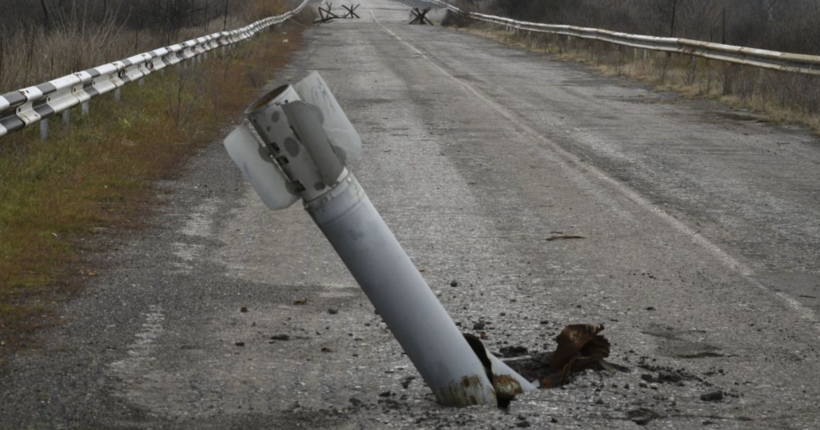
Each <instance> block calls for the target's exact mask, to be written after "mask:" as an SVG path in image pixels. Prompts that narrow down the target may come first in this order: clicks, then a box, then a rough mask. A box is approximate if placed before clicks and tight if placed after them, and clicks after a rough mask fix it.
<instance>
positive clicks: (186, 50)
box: [0, 0, 309, 137]
mask: <svg viewBox="0 0 820 430" xmlns="http://www.w3.org/2000/svg"><path fill="white" fill-rule="evenodd" d="M308 2H309V0H303V1H302V3H301V4H300V5H299V6H298V7H296V8H295V9H293V10H291V11H289V12H287V13H285V14H282V15H278V16H271V17H268V18H264V19H261V20H259V21H256V22H254V23H251V24H249V25H246V26H245V27H242V28H238V29H236V30H233V31H223V32H218V33H213V34H209V35H207V36H202V37H198V38H195V39H191V40H188V41H185V42H182V43H178V44H176V45H171V46H167V47H164V48H159V49H155V50H153V51H149V52H144V53H142V54H137V55H133V56H131V57H128V58H126V59H123V60H119V61H114V62H111V63H108V64H103V65H101V66H97V67H94V68H91V69H88V70H85V71H82V72H77V73H72V74H70V75H66V76H63V77H60V78H57V79H54V80H51V81H48V82H45V83H42V84H39V85H34V86H31V87H28V88H23V89H21V90H17V91H12V92H10V93H7V94H3V95H0V137H2V136H5V135H6V134H9V133H11V132H15V131H18V130H21V129H23V128H25V127H28V126H31V125H32V124H35V123H38V122H40V123H41V136H43V137H45V136H46V135H47V134H48V131H47V130H48V128H47V119H48V118H49V117H51V116H54V115H55V114H57V113H60V112H64V114H67V113H68V110H69V109H71V108H73V107H75V106H77V105H83V113H87V112H88V101H89V100H91V99H93V98H95V97H98V96H100V95H102V94H106V93H109V92H111V91H116V90H118V89H119V88H121V87H123V86H124V85H126V84H128V83H131V82H136V81H140V80H141V79H142V78H144V77H145V76H147V75H150V74H151V73H155V72H157V71H160V70H162V69H164V68H166V67H169V66H173V65H176V64H179V63H181V62H183V61H186V60H189V59H191V58H195V57H198V56H200V55H205V54H206V53H208V52H210V51H213V50H214V49H217V48H220V47H226V46H230V45H234V44H237V43H240V42H243V41H245V40H247V39H249V38H251V37H253V36H254V35H255V34H257V33H259V32H260V31H262V30H264V29H266V28H268V27H271V26H274V25H278V24H281V23H283V22H285V21H287V20H289V19H291V18H292V17H293V16H295V15H296V14H298V13H299V12H301V11H302V9H304V8H305V6H307V4H308ZM64 118H67V117H64Z"/></svg>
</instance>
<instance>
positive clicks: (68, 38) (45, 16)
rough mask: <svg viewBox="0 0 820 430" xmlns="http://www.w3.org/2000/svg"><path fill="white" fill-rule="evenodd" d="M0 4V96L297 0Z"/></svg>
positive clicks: (280, 9) (237, 23)
mask: <svg viewBox="0 0 820 430" xmlns="http://www.w3.org/2000/svg"><path fill="white" fill-rule="evenodd" d="M0 2H1V3H2V6H0V11H2V18H0V94H3V93H5V92H8V91H12V90H15V89H18V88H22V87H24V86H27V85H34V84H38V83H40V82H43V81H45V80H49V79H54V78H56V77H59V76H62V75H65V74H67V73H71V72H76V71H79V70H84V69H86V68H88V67H93V66H97V65H100V64H104V63H106V62H110V61H114V60H119V59H122V58H125V57H126V56H130V55H134V54H138V53H140V52H145V51H148V50H151V49H156V48H160V47H162V46H167V45H170V44H173V43H178V42H183V41H185V40H187V39H189V38H193V37H198V36H203V35H205V34H208V33H214V32H217V31H222V30H223V29H228V30H233V29H236V28H238V27H241V26H244V25H246V24H248V23H250V22H253V21H255V20H257V19H261V18H264V17H267V16H271V15H276V14H279V13H284V12H285V11H287V10H289V8H293V7H294V6H295V5H297V4H298V3H297V0H0ZM226 11H227V12H226Z"/></svg>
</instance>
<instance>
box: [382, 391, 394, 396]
mask: <svg viewBox="0 0 820 430" xmlns="http://www.w3.org/2000/svg"><path fill="white" fill-rule="evenodd" d="M392 395H393V393H392V392H391V391H385V392H383V393H379V397H390V396H392Z"/></svg>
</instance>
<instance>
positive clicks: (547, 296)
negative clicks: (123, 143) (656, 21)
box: [0, 0, 820, 429]
mask: <svg viewBox="0 0 820 430" xmlns="http://www.w3.org/2000/svg"><path fill="white" fill-rule="evenodd" d="M360 1H361V3H362V6H361V8H360V9H359V10H358V12H359V14H360V15H361V16H362V19H361V20H339V21H336V22H333V23H331V24H328V25H323V26H320V27H316V28H313V29H310V30H307V31H306V32H305V46H304V49H303V51H302V52H301V53H300V54H299V55H298V59H297V60H296V61H295V62H294V63H293V64H292V65H291V66H290V69H289V70H286V71H285V72H283V73H281V74H279V75H278V78H277V81H276V82H274V83H272V84H278V83H281V82H284V78H285V77H288V78H290V79H292V80H294V81H295V80H297V79H300V78H301V77H303V76H306V75H307V73H308V72H309V71H312V70H317V71H319V72H320V73H321V74H322V76H323V77H324V78H325V80H326V81H327V82H328V84H329V85H330V86H331V87H332V89H333V91H334V93H335V94H336V96H337V98H338V100H339V102H340V104H341V105H342V107H343V108H344V109H345V111H346V112H347V113H348V116H349V117H350V119H351V121H352V122H353V123H354V125H355V126H356V127H357V129H358V131H359V133H360V134H361V136H362V138H363V141H364V148H363V157H362V160H361V161H359V162H357V163H356V164H355V165H353V166H351V168H352V170H353V171H354V172H355V173H356V175H357V177H358V178H359V180H360V181H361V183H362V185H363V186H364V188H365V190H366V191H367V192H368V194H369V196H370V198H371V199H372V201H373V203H374V204H375V206H376V207H377V208H378V209H379V211H380V212H381V214H382V215H383V217H384V218H385V220H386V221H387V223H388V225H389V226H391V228H392V229H393V230H394V232H395V234H396V236H397V238H398V239H399V241H400V242H401V243H402V244H403V245H404V246H405V248H406V250H407V252H408V254H409V255H410V256H411V258H412V259H413V261H414V262H415V263H416V265H417V266H418V267H419V269H420V270H421V271H422V274H423V275H424V277H425V278H426V280H427V281H428V283H429V285H430V287H431V288H432V289H433V290H434V291H436V293H437V295H438V296H439V298H440V300H441V301H442V303H443V304H444V306H445V307H446V308H447V310H448V311H449V312H450V314H451V315H452V316H453V319H454V320H455V321H456V322H457V323H458V324H460V325H461V327H462V328H463V329H464V330H465V331H467V332H475V330H473V327H474V325H475V324H476V323H478V322H483V323H484V326H485V328H484V331H486V333H487V337H488V339H487V340H486V344H487V345H488V347H489V349H490V350H492V351H499V350H500V349H501V348H503V347H506V346H524V347H526V348H528V349H529V350H530V351H543V350H549V349H551V348H552V347H553V345H552V344H553V342H552V338H554V337H555V336H556V335H557V334H558V333H559V332H560V330H561V328H563V326H564V325H567V324H572V323H604V324H605V325H606V327H607V328H606V330H605V331H604V334H605V335H606V336H607V337H608V338H609V339H610V341H611V342H612V355H611V357H610V359H611V361H612V362H613V363H615V364H617V365H620V366H623V367H624V368H625V369H626V370H625V371H618V372H614V373H606V372H592V371H587V372H586V373H583V374H581V375H578V376H577V377H576V378H575V379H574V380H573V382H572V383H571V384H570V385H568V386H566V387H564V388H563V389H556V390H550V391H540V392H535V393H530V394H528V395H525V396H520V397H519V399H517V400H516V401H514V402H513V403H512V405H511V407H510V409H509V410H508V411H501V410H498V409H496V408H493V407H471V408H465V409H458V410H456V409H446V408H442V407H439V406H438V405H436V404H435V402H434V401H433V398H432V395H431V394H430V393H429V390H427V389H426V388H425V387H424V384H423V381H422V380H421V379H420V377H418V375H417V373H416V372H415V370H414V368H413V367H412V364H411V363H410V362H409V360H408V359H407V358H406V357H405V356H404V355H403V354H402V351H401V349H400V348H399V346H398V344H397V343H396V342H395V341H394V340H393V339H392V337H391V335H390V333H389V331H388V330H387V328H386V327H385V325H384V324H383V323H382V322H381V318H380V317H379V316H378V315H376V314H375V313H374V311H373V308H372V306H371V305H370V304H369V302H368V301H367V299H366V298H365V297H364V295H363V293H361V291H360V290H359V289H358V287H357V285H356V284H355V282H354V280H353V279H352V278H351V276H350V275H349V274H348V273H347V271H346V269H345V268H344V267H343V266H342V265H341V263H340V261H339V259H338V257H337V256H336V255H335V254H334V252H333V250H332V249H331V248H330V246H329V245H328V244H327V242H326V241H325V239H324V238H323V237H322V235H321V233H320V232H319V230H318V228H316V227H315V226H314V225H313V224H312V223H311V221H310V219H309V217H308V215H307V214H306V213H305V212H304V211H303V210H302V209H301V208H300V207H298V206H297V207H293V208H291V209H289V210H286V211H282V212H270V211H268V210H266V209H265V208H264V207H263V205H262V203H261V202H260V201H259V200H258V199H257V198H256V196H255V195H254V193H253V190H252V189H251V188H250V186H249V185H248V184H247V183H246V182H245V181H244V180H243V178H242V177H241V174H240V172H239V170H238V169H237V168H235V167H234V166H233V165H232V163H231V161H230V160H229V158H228V156H227V154H226V153H225V152H224V150H223V149H222V148H221V145H220V142H214V143H213V145H211V146H210V147H209V148H207V149H205V150H204V151H202V152H201V153H200V154H199V155H198V156H196V157H194V158H192V159H191V160H190V161H189V162H188V163H187V165H186V167H185V171H184V173H183V174H182V175H180V177H179V178H178V179H175V180H172V181H167V182H164V183H160V184H158V185H157V189H158V195H159V196H160V199H161V200H162V202H163V203H162V206H161V209H160V211H159V213H157V214H156V215H155V216H153V217H152V218H151V219H149V220H148V221H147V222H148V223H149V224H150V225H151V227H149V228H148V229H146V231H144V232H140V233H139V234H136V235H134V236H132V237H126V238H115V239H114V240H115V242H116V243H115V244H116V248H118V249H117V250H113V251H111V252H109V253H105V254H104V255H101V256H99V257H98V260H99V261H97V263H98V264H100V265H102V266H103V267H104V269H101V270H100V271H99V276H98V277H97V278H95V279H94V280H93V281H92V283H91V285H90V286H89V287H88V288H87V289H86V290H85V292H84V293H83V294H82V295H81V297H79V298H77V299H76V300H73V301H71V302H68V303H65V304H64V305H63V309H62V312H61V314H62V321H63V323H62V324H61V325H60V326H58V327H55V328H52V329H48V330H44V331H43V332H41V333H40V335H39V338H38V345H39V348H38V349H35V350H29V351H28V352H26V353H21V354H18V355H17V356H15V357H13V358H12V359H11V360H10V362H9V364H8V369H6V372H5V374H4V376H3V377H2V379H0V396H2V402H0V428H3V429H6V428H8V429H18V428H25V429H58V428H82V429H87V428H114V429H140V428H191V429H211V428H213V429H217V428H219V429H221V428H243V429H245V428H266V429H268V428H270V429H291V428H328V429H331V428H332V429H337V428H338V429H359V428H366V429H369V428H405V429H426V428H431V429H432V428H459V427H469V428H488V429H489V428H496V429H501V428H517V427H528V426H529V427H532V428H567V429H570V428H583V429H620V428H623V429H629V428H637V427H639V426H641V425H643V426H646V427H647V428H687V429H688V428H696V427H703V426H707V427H708V428H725V429H733V428H737V429H771V428H783V429H813V428H818V427H820V411H818V408H817V398H820V384H819V383H818V378H817V375H818V374H820V371H819V370H820V369H819V367H820V365H818V352H820V351H818V345H819V344H820V336H819V335H820V326H818V320H817V311H818V308H819V307H820V301H819V300H818V297H820V222H819V221H818V219H819V218H818V215H817V214H820V193H818V191H817V189H818V184H820V169H819V168H818V166H820V142H818V139H817V138H816V137H814V136H812V135H810V134H809V133H807V132H805V131H803V130H800V129H798V128H792V127H784V126H776V125H772V124H767V123H765V122H761V121H757V120H756V118H755V116H754V115H752V114H750V113H748V112H739V111H733V110H730V109H728V108H726V107H722V106H719V105H716V104H713V103H711V102H705V101H689V100H684V99H681V98H679V97H677V96H674V95H670V94H663V93H655V92H652V91H650V90H649V89H648V88H646V87H643V86H641V85H638V84H634V83H630V82H629V81H626V80H620V79H617V78H608V77H601V76H599V75H596V74H594V73H591V72H589V71H587V70H586V69H584V68H583V67H582V66H579V65H576V64H572V63H565V62H559V61H556V60H554V59H551V58H549V57H544V56H540V55H536V54H533V53H530V52H526V51H523V50H520V49H516V48H510V47H506V46H503V45H501V44H498V43H496V42H493V41H489V40H485V39H481V38H477V37H475V36H471V35H467V34H462V33H457V32H452V31H449V30H447V29H442V28H440V27H430V26H413V27H411V26H408V25H407V22H408V21H409V20H408V19H407V18H408V14H409V10H408V7H407V5H403V4H401V3H397V2H393V1H389V0H360ZM249 102H250V100H249ZM560 235H577V236H583V237H584V238H583V239H573V240H547V239H548V238H551V237H554V236H560ZM453 280H455V281H457V284H458V286H456V287H452V286H451V281H453Z"/></svg>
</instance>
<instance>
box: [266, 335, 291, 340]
mask: <svg viewBox="0 0 820 430" xmlns="http://www.w3.org/2000/svg"><path fill="white" fill-rule="evenodd" d="M270 340H290V336H288V335H286V334H275V335H273V336H271V337H270Z"/></svg>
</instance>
